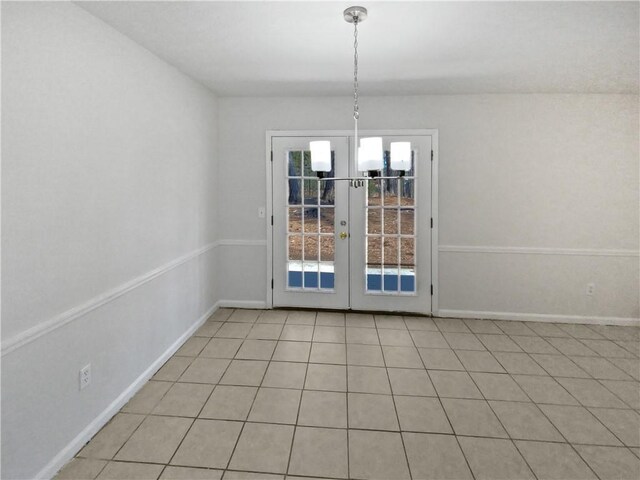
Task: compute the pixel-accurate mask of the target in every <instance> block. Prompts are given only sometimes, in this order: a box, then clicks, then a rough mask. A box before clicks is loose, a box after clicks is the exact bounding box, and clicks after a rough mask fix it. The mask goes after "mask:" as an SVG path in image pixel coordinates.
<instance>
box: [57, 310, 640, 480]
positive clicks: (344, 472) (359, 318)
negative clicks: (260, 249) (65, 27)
mask: <svg viewBox="0 0 640 480" xmlns="http://www.w3.org/2000/svg"><path fill="white" fill-rule="evenodd" d="M639 357H640V329H638V328H632V327H611V326H590V325H561V324H548V323H525V322H507V321H487V320H464V321H463V320H457V319H431V318H418V317H401V316H388V315H375V316H374V315H365V314H346V315H345V314H341V313H326V312H317V313H316V312H302V311H277V310H276V311H258V310H231V309H221V310H219V311H217V312H216V313H215V314H214V315H213V316H212V317H211V318H210V319H209V320H208V321H207V322H206V324H205V325H204V326H202V327H201V328H200V329H199V330H198V331H197V332H196V334H195V335H194V336H193V337H192V338H190V339H189V340H188V341H187V342H186V343H185V344H184V345H183V346H182V348H180V350H179V351H178V352H177V353H176V354H175V355H174V356H173V357H172V358H171V359H170V360H169V361H168V362H167V363H166V364H165V365H164V366H163V367H162V368H161V369H160V370H159V371H158V372H157V373H156V374H155V376H154V377H153V378H152V379H151V380H150V381H149V382H148V383H147V384H146V385H145V386H144V388H143V389H142V390H140V392H138V393H137V394H136V395H135V396H134V397H133V398H132V399H131V400H130V401H129V403H128V404H127V405H126V406H125V407H123V408H122V410H121V411H120V413H118V414H117V415H116V416H115V417H114V418H113V419H112V420H111V421H110V422H109V423H108V424H107V425H106V426H105V427H104V428H103V429H102V430H101V431H100V432H99V433H98V434H97V435H96V436H95V437H94V438H93V439H92V440H91V441H90V442H89V443H88V444H87V445H86V446H85V447H84V448H83V449H82V450H81V451H80V452H79V453H78V454H77V456H76V458H75V459H73V460H72V461H71V462H70V463H69V464H68V465H67V466H66V467H65V468H64V469H63V470H62V471H61V472H60V473H59V474H58V476H57V478H59V479H63V478H67V479H69V478H74V479H80V478H82V479H85V478H86V479H88V478H91V479H93V478H98V479H147V478H149V479H152V478H153V479H156V478H161V479H221V478H222V479H225V480H227V479H257V478H262V479H285V478H286V479H295V478H302V477H304V478H335V479H345V478H354V479H366V478H379V479H390V480H391V479H393V480H395V479H413V480H417V479H431V478H433V479H467V478H468V479H473V478H475V479H526V478H538V479H558V480H569V479H591V478H594V479H595V478H600V479H630V480H637V479H639V478H640V414H639V411H640V383H639V381H640V360H639Z"/></svg>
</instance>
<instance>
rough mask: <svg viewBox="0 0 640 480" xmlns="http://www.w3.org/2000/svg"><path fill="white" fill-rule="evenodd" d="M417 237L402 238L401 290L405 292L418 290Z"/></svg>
mask: <svg viewBox="0 0 640 480" xmlns="http://www.w3.org/2000/svg"><path fill="white" fill-rule="evenodd" d="M415 258H416V250H415V238H401V239H400V261H401V276H400V290H401V291H402V292H404V293H415V291H416V261H415Z"/></svg>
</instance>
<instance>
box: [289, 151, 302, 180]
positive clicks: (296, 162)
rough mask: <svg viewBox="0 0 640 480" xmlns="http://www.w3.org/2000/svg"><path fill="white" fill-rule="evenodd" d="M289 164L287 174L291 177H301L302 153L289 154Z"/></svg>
mask: <svg viewBox="0 0 640 480" xmlns="http://www.w3.org/2000/svg"><path fill="white" fill-rule="evenodd" d="M288 157H289V163H288V165H287V174H288V176H289V177H299V176H300V175H301V173H300V172H301V171H302V169H301V160H300V159H301V158H302V154H301V152H289V156H288Z"/></svg>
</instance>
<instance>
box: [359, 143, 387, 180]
mask: <svg viewBox="0 0 640 480" xmlns="http://www.w3.org/2000/svg"><path fill="white" fill-rule="evenodd" d="M382 166H383V160H382V138H381V137H370V138H363V139H361V140H360V148H359V149H358V170H360V171H361V172H363V171H367V170H382Z"/></svg>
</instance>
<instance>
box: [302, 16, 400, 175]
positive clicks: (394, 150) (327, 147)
mask: <svg viewBox="0 0 640 480" xmlns="http://www.w3.org/2000/svg"><path fill="white" fill-rule="evenodd" d="M343 15H344V19H345V21H346V22H348V23H352V24H353V122H354V128H353V138H354V144H353V156H354V158H355V164H356V165H357V168H358V172H359V175H358V176H356V177H344V178H343V177H331V178H328V177H325V174H326V173H327V172H330V171H331V142H330V141H328V140H315V141H312V142H309V150H311V169H312V170H313V171H314V172H316V174H317V176H318V178H319V179H322V180H325V181H329V180H348V181H349V182H350V184H351V186H353V187H356V188H357V187H359V186H364V183H365V179H366V178H367V177H369V178H375V177H378V178H380V179H389V178H399V177H402V176H403V175H404V172H405V171H406V170H410V169H411V142H391V144H390V154H391V162H390V166H391V169H392V170H396V171H398V172H399V175H398V176H393V177H383V176H382V175H381V172H382V170H383V169H384V152H383V141H382V137H367V138H362V139H359V138H358V119H359V118H360V112H359V110H358V93H359V92H358V25H359V24H360V23H362V22H363V21H364V20H366V18H367V9H366V8H364V7H349V8H347V9H346V10H345V11H344V12H343Z"/></svg>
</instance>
